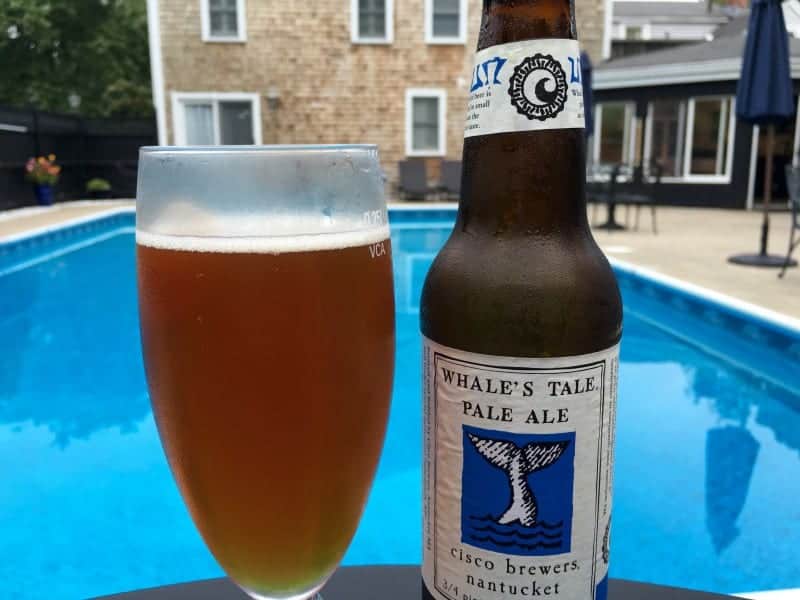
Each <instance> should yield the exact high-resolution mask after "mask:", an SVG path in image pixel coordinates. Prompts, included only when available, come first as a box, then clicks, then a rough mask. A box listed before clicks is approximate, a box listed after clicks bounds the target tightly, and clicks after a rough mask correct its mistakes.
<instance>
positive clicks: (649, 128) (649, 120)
mask: <svg viewBox="0 0 800 600" xmlns="http://www.w3.org/2000/svg"><path fill="white" fill-rule="evenodd" d="M653 112H655V111H654V110H653V103H652V102H648V103H647V117H646V118H645V120H644V148H642V163H643V164H644V176H645V177H647V179H650V165H651V164H652V162H653V160H652V159H653V148H652V146H653ZM661 176H662V177H663V176H664V174H663V173H662V174H661Z"/></svg>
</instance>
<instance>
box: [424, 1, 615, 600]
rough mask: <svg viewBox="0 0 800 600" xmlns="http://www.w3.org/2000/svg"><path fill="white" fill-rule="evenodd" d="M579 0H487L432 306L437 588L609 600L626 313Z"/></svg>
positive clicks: (431, 561) (458, 593) (427, 368)
mask: <svg viewBox="0 0 800 600" xmlns="http://www.w3.org/2000/svg"><path fill="white" fill-rule="evenodd" d="M583 110H584V109H583V102H582V85H581V81H580V48H579V46H578V42H577V37H576V29H575V20H574V12H573V6H572V3H571V2H570V0H484V3H483V15H482V22H481V26H480V33H479V39H478V52H477V54H476V58H475V67H474V71H473V75H472V82H471V85H470V99H469V106H468V109H467V119H466V125H465V140H464V150H463V164H464V175H463V181H462V197H461V202H460V204H459V211H458V217H457V220H456V224H455V228H454V230H453V234H452V236H451V237H450V239H449V240H448V242H447V244H446V245H445V247H444V248H443V249H442V251H441V252H440V254H439V255H438V257H437V258H436V260H435V262H434V264H433V266H432V268H431V270H430V272H429V274H428V277H427V280H426V282H425V285H424V288H423V293H422V301H421V305H420V316H421V328H422V333H423V336H424V348H423V361H424V374H423V379H424V380H423V390H424V399H425V420H424V431H423V438H424V442H425V455H424V471H425V473H424V507H425V509H424V529H423V569H422V572H423V597H424V598H426V599H427V598H434V599H436V600H464V599H471V598H472V599H475V598H479V599H480V600H508V599H520V600H525V599H528V598H542V597H551V598H557V599H559V600H590V599H592V600H604V599H605V598H606V594H607V576H608V561H609V548H610V541H609V540H610V531H611V473H612V465H613V439H614V435H613V430H614V414H615V403H616V381H617V368H618V367H617V366H618V343H619V339H620V335H621V320H622V307H621V303H620V296H619V291H618V289H617V285H616V282H615V278H614V275H613V273H612V271H611V269H610V267H609V264H608V262H607V261H606V259H605V257H604V256H603V254H602V253H601V251H600V250H599V248H598V246H597V244H596V243H595V241H594V240H593V238H592V235H591V232H590V229H589V226H588V224H587V219H586V207H585V199H584V181H585V147H584V114H583Z"/></svg>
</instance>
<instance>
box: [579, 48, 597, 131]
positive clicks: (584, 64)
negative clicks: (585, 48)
mask: <svg viewBox="0 0 800 600" xmlns="http://www.w3.org/2000/svg"><path fill="white" fill-rule="evenodd" d="M581 82H582V83H583V113H584V115H585V117H586V121H585V125H586V137H587V138H588V137H589V136H591V135H592V134H594V95H593V93H592V61H591V60H590V59H589V55H588V54H586V52H581Z"/></svg>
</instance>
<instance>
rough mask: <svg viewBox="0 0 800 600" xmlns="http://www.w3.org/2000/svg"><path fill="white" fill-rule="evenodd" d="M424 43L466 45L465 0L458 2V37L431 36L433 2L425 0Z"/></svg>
mask: <svg viewBox="0 0 800 600" xmlns="http://www.w3.org/2000/svg"><path fill="white" fill-rule="evenodd" d="M425 43H426V44H449V45H456V44H466V43H467V0H458V35H456V36H434V35H433V0H425Z"/></svg>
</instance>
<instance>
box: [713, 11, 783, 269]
mask: <svg viewBox="0 0 800 600" xmlns="http://www.w3.org/2000/svg"><path fill="white" fill-rule="evenodd" d="M792 90H793V83H792V74H791V60H790V53H789V33H788V31H787V29H786V23H785V20H784V16H783V8H782V6H781V2H780V0H753V2H752V3H751V7H750V17H749V19H748V24H747V37H746V38H745V44H744V52H743V54H742V70H741V75H740V77H739V82H738V85H737V87H736V117H737V118H738V119H739V120H740V121H744V122H746V123H750V124H752V125H758V126H759V127H761V131H764V130H766V132H767V142H766V156H765V159H764V162H765V169H764V171H765V173H764V202H763V206H762V221H761V236H760V241H759V251H758V254H749V253H748V254H735V255H733V256H730V257H728V262H730V263H733V264H736V265H746V266H751V267H783V266H784V263H785V261H784V260H783V257H782V256H780V255H777V254H768V253H767V245H768V240H769V205H770V201H771V199H772V163H773V155H774V150H775V126H776V125H779V124H780V123H782V122H784V121H787V120H789V119H793V118H794V115H795V111H796V109H795V100H794V94H793V91H792Z"/></svg>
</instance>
